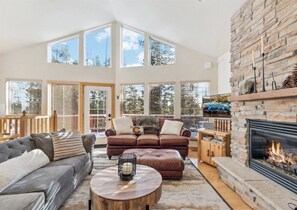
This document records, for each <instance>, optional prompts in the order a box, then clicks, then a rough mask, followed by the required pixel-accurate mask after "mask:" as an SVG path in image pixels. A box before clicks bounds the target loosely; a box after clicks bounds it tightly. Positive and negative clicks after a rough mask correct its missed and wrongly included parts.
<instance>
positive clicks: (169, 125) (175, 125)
mask: <svg viewBox="0 0 297 210" xmlns="http://www.w3.org/2000/svg"><path fill="white" fill-rule="evenodd" d="M183 125H184V123H183V122H179V121H171V120H165V122H164V124H163V127H162V129H161V132H160V134H170V135H177V136H179V135H180V132H181V129H182V127H183Z"/></svg>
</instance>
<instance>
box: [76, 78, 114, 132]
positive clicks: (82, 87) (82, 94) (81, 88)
mask: <svg viewBox="0 0 297 210" xmlns="http://www.w3.org/2000/svg"><path fill="white" fill-rule="evenodd" d="M85 86H96V87H110V88H111V118H113V117H114V116H115V84H112V83H92V82H81V83H79V92H80V97H79V98H80V101H79V119H80V122H79V130H80V132H81V133H84V98H85Z"/></svg>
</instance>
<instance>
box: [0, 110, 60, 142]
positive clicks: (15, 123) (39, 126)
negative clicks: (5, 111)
mask: <svg viewBox="0 0 297 210" xmlns="http://www.w3.org/2000/svg"><path fill="white" fill-rule="evenodd" d="M54 131H57V113H56V111H54V113H53V114H52V115H49V116H30V115H26V111H23V113H22V115H20V116H5V117H3V118H0V134H10V135H16V136H20V137H23V136H28V135H30V134H31V133H48V132H54Z"/></svg>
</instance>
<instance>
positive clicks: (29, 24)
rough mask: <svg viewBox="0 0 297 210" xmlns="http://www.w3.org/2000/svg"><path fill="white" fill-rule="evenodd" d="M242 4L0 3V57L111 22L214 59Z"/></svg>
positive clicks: (177, 0) (230, 0)
mask: <svg viewBox="0 0 297 210" xmlns="http://www.w3.org/2000/svg"><path fill="white" fill-rule="evenodd" d="M243 2H244V0H203V1H201V0H83V1H82V0H0V54H4V53H7V52H10V51H13V50H15V49H18V48H22V47H26V46H29V45H34V44H37V43H41V42H44V41H50V40H52V39H56V38H59V37H63V36H66V35H68V34H72V33H76V32H78V31H82V30H86V29H90V28H93V27H96V26H100V25H102V24H106V23H110V22H112V21H119V22H121V23H123V24H126V25H129V26H132V27H134V28H137V29H140V30H142V31H146V32H149V33H151V34H154V35H156V36H159V37H162V38H165V39H167V40H169V41H172V42H175V43H178V44H181V45H183V46H186V47H189V48H191V49H194V50H196V51H199V52H203V53H205V54H208V55H211V56H214V57H218V56H220V55H222V54H223V53H225V52H226V51H228V50H229V48H230V18H231V16H232V14H233V13H234V12H236V10H238V9H239V8H240V6H241V5H242V4H243Z"/></svg>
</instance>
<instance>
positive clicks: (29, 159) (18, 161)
mask: <svg viewBox="0 0 297 210" xmlns="http://www.w3.org/2000/svg"><path fill="white" fill-rule="evenodd" d="M49 162H50V161H49V159H48V157H47V156H46V154H44V152H43V151H41V150H40V149H35V150H32V151H30V152H28V153H24V154H23V155H21V156H18V157H15V158H12V159H9V160H7V161H5V162H3V163H1V164H0V171H1V173H0V192H2V191H3V190H5V188H7V187H9V186H10V185H12V184H13V183H15V182H17V181H18V180H20V179H21V178H23V177H24V176H26V175H27V174H29V173H31V172H33V171H35V170H37V169H39V168H41V167H42V166H45V165H46V164H48V163H49Z"/></svg>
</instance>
